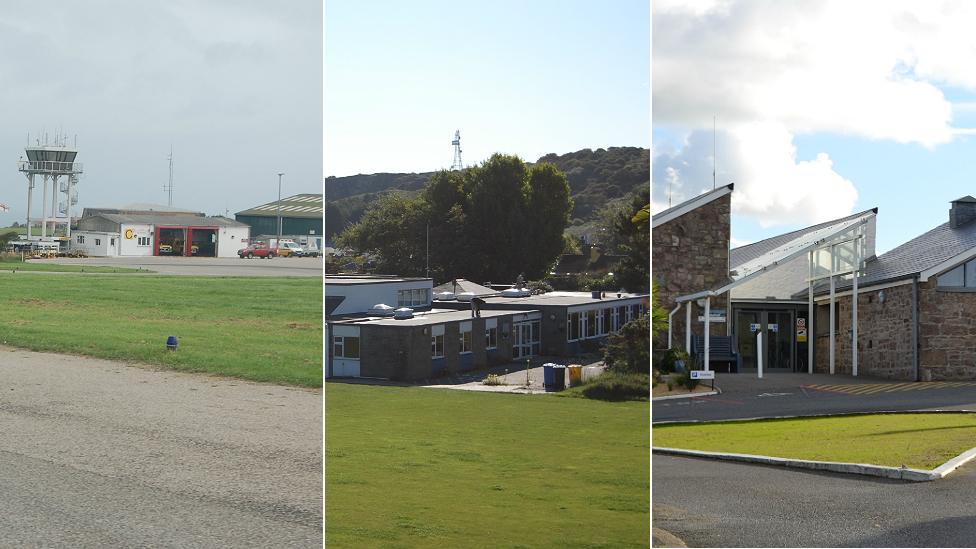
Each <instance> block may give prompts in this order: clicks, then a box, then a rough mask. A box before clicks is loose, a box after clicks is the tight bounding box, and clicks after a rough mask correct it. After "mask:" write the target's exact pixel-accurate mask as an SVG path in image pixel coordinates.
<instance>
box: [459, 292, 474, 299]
mask: <svg viewBox="0 0 976 549" xmlns="http://www.w3.org/2000/svg"><path fill="white" fill-rule="evenodd" d="M472 299H474V292H461V293H459V294H458V295H457V300H458V301H471V300H472Z"/></svg>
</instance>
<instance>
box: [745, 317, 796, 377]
mask: <svg viewBox="0 0 976 549" xmlns="http://www.w3.org/2000/svg"><path fill="white" fill-rule="evenodd" d="M735 318H736V321H735V326H736V331H737V332H736V343H737V344H738V349H739V356H741V357H742V367H743V368H744V369H745V368H750V369H755V368H756V367H757V354H758V353H757V352H756V331H754V329H756V330H762V333H763V370H769V369H782V370H790V369H792V368H793V311H738V312H737V313H736V316H735Z"/></svg>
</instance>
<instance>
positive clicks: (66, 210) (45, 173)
mask: <svg viewBox="0 0 976 549" xmlns="http://www.w3.org/2000/svg"><path fill="white" fill-rule="evenodd" d="M28 141H29V138H28ZM24 152H25V154H26V156H27V159H26V160H24V158H23V157H21V159H20V160H19V161H18V162H17V169H18V170H19V171H20V172H21V173H23V174H24V175H25V176H26V177H27V239H28V240H51V239H53V238H54V234H55V229H56V228H57V226H58V224H59V223H64V224H65V234H66V235H67V237H68V239H69V240H70V239H71V206H73V205H75V204H77V203H78V191H77V190H76V189H75V187H76V186H77V185H78V178H79V177H80V176H81V173H82V165H81V164H79V163H78V162H75V157H77V156H78V150H77V149H76V148H73V147H68V146H67V137H64V136H60V135H56V136H55V137H54V140H53V141H48V140H47V136H46V135H45V139H44V143H43V144H42V143H41V140H40V139H37V140H36V144H35V145H28V146H27V147H25V148H24ZM38 182H40V183H41V188H42V189H43V195H44V196H43V199H42V200H41V234H40V235H34V234H31V215H32V213H33V208H34V203H33V199H34V185H35V184H36V183H38ZM48 224H50V229H48Z"/></svg>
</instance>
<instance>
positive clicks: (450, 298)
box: [434, 292, 457, 301]
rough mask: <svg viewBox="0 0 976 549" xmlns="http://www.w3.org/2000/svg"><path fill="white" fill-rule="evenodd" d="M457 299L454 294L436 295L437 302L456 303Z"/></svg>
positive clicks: (442, 293) (440, 293) (439, 293)
mask: <svg viewBox="0 0 976 549" xmlns="http://www.w3.org/2000/svg"><path fill="white" fill-rule="evenodd" d="M455 299H457V296H455V295H454V292H437V293H436V294H434V300H436V301H454V300H455Z"/></svg>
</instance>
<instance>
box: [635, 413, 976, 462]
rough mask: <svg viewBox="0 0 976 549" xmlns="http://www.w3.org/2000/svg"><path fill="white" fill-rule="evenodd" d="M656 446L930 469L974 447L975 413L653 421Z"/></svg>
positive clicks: (975, 439) (975, 434)
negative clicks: (681, 422) (670, 423)
mask: <svg viewBox="0 0 976 549" xmlns="http://www.w3.org/2000/svg"><path fill="white" fill-rule="evenodd" d="M652 437H653V443H654V446H659V447H670V448H684V449H688V450H707V451H714V452H731V453H738V454H758V455H766V456H775V457H784V458H797V459H808V460H816V461H841V462H853V463H871V464H875V465H889V466H893V467H900V466H902V465H906V466H908V467H915V468H919V469H932V468H935V467H938V466H939V465H941V464H942V463H944V462H946V461H947V460H949V459H951V458H953V457H955V456H957V455H959V454H961V453H962V452H964V451H966V450H968V449H970V448H973V447H976V415H974V414H966V413H960V414H950V413H940V414H871V415H856V416H839V417H830V418H800V419H776V420H760V421H735V422H718V423H700V424H683V425H677V424H675V425H657V426H654V429H653V435H652Z"/></svg>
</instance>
